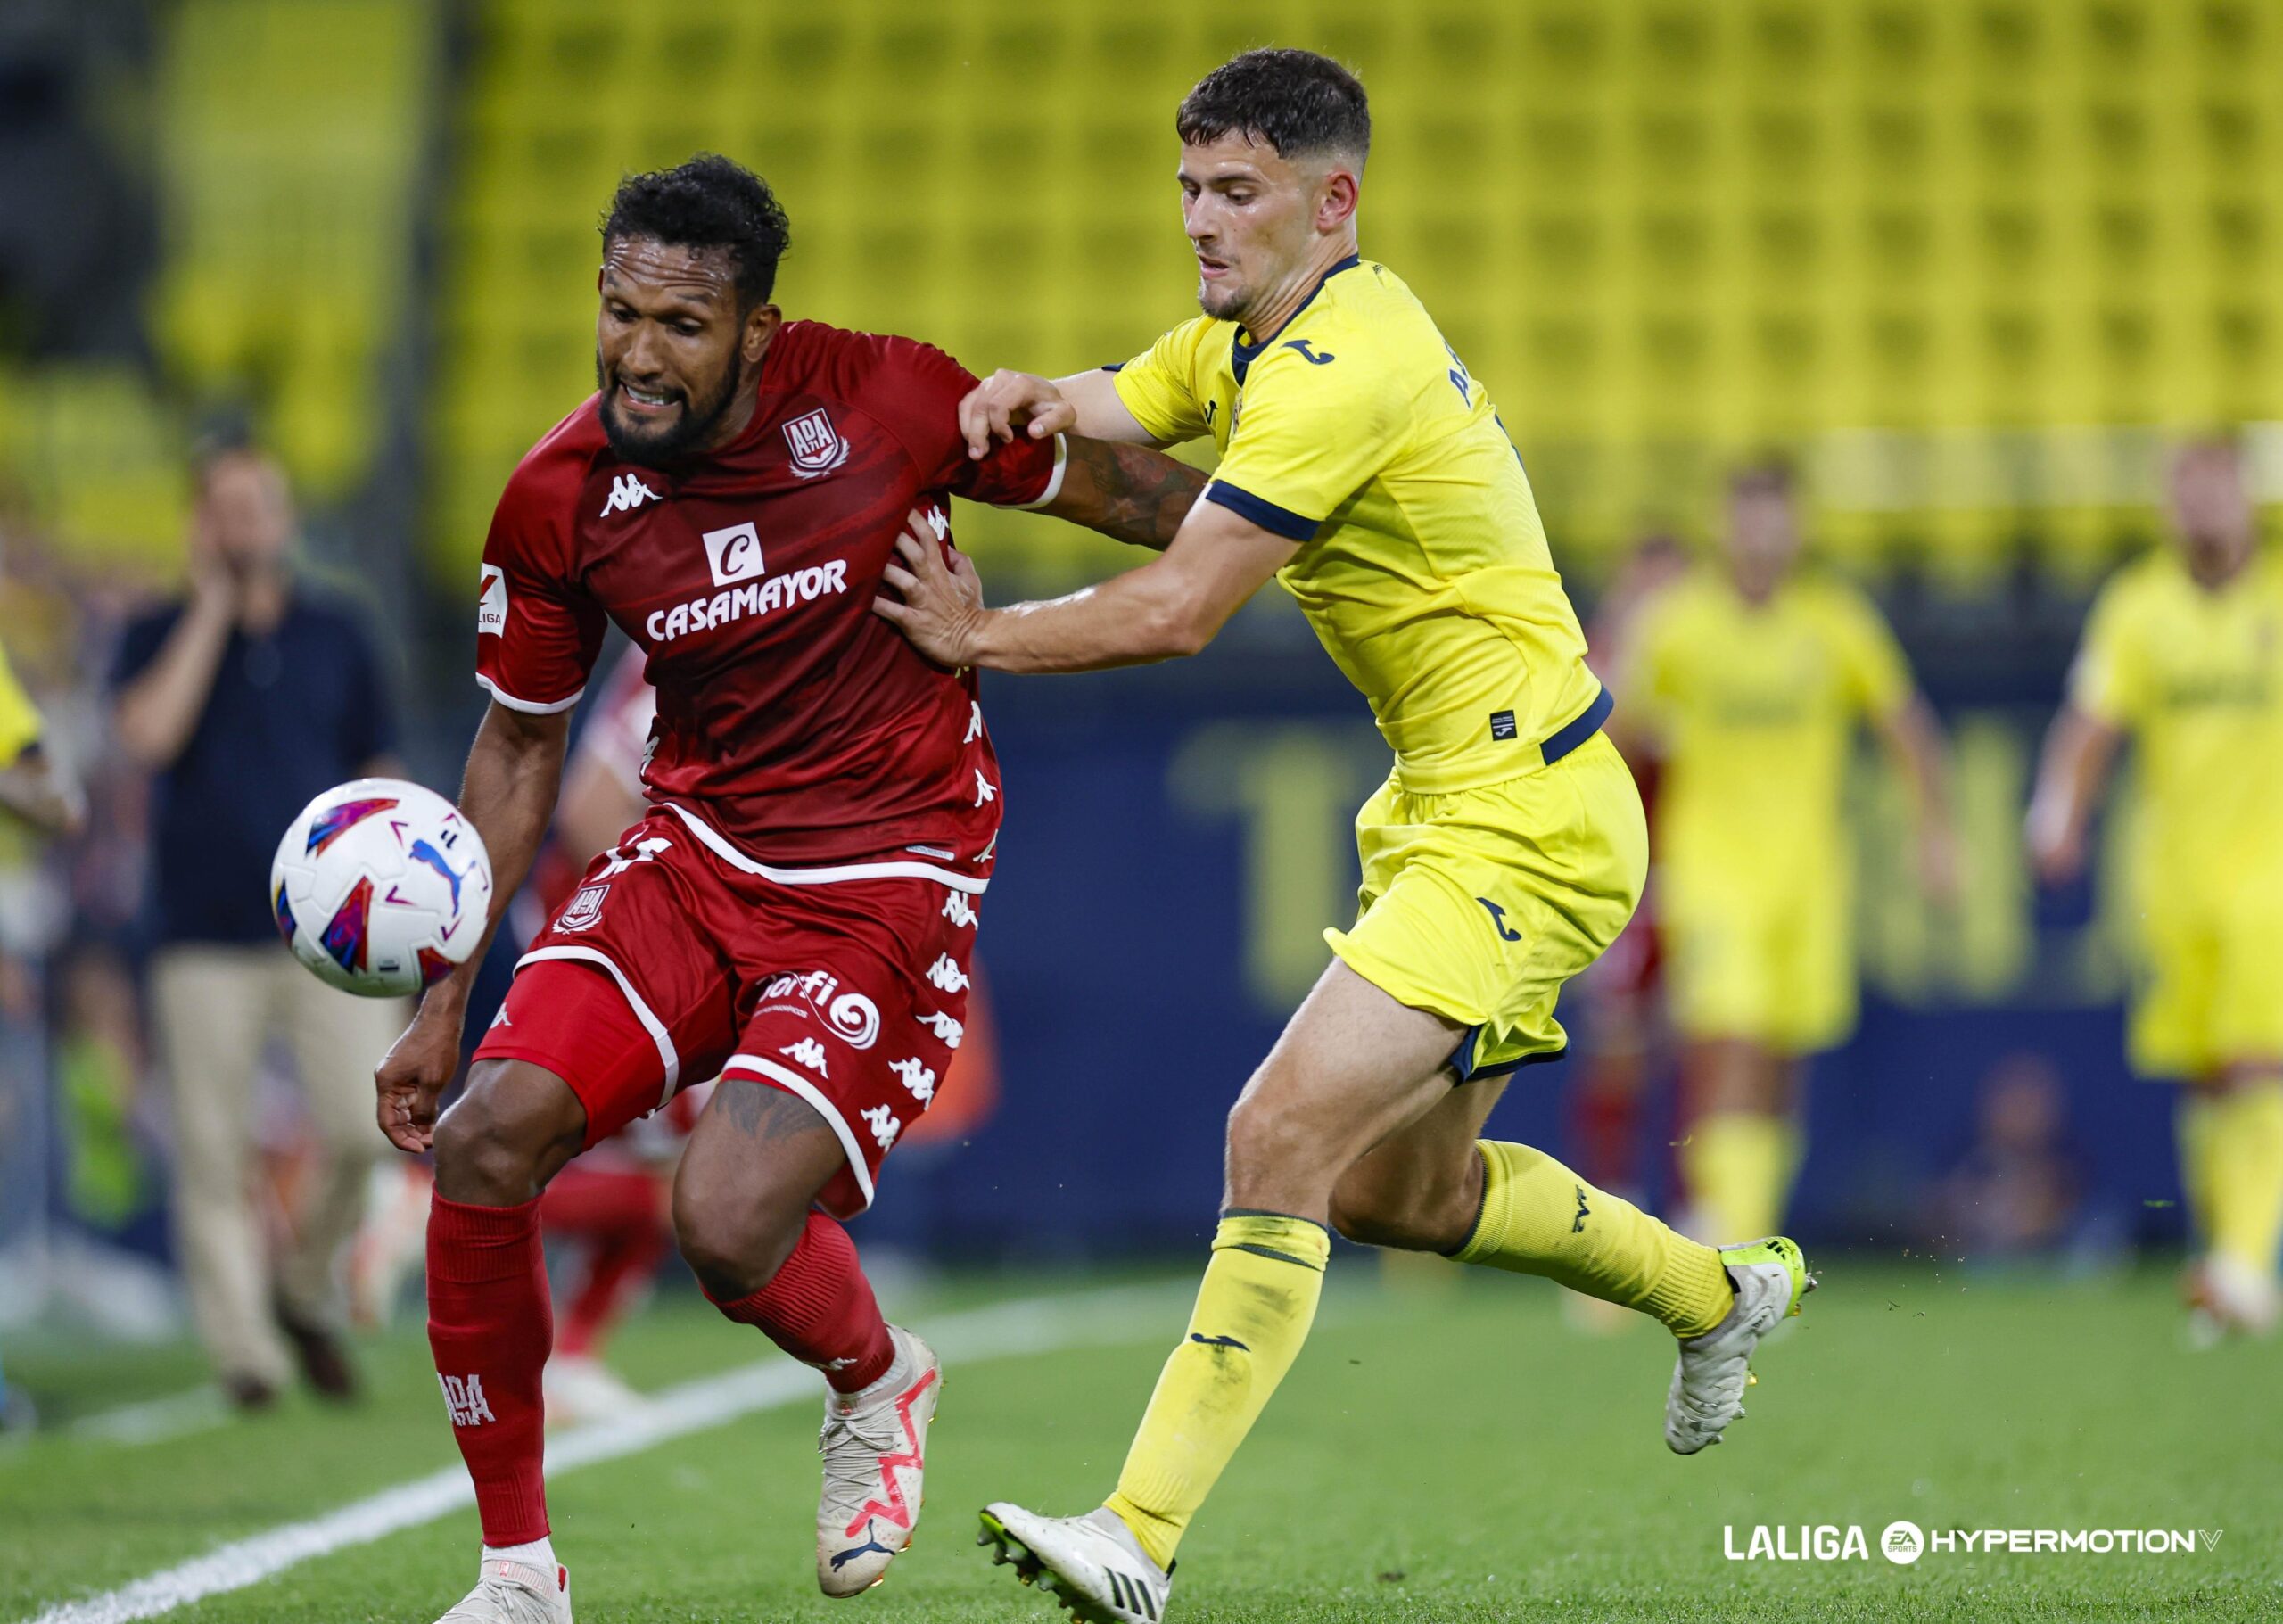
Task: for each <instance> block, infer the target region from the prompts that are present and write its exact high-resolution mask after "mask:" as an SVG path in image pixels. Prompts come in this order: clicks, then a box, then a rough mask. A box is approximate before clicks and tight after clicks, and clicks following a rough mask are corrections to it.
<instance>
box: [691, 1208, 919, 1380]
mask: <svg viewBox="0 0 2283 1624" xmlns="http://www.w3.org/2000/svg"><path fill="white" fill-rule="evenodd" d="M706 1295H707V1296H708V1297H712V1298H713V1306H714V1307H717V1308H719V1309H720V1310H721V1312H722V1313H723V1314H725V1315H729V1318H731V1319H733V1320H736V1321H737V1322H738V1323H739V1324H742V1325H754V1326H758V1327H759V1328H760V1329H761V1331H762V1333H763V1334H764V1335H766V1336H767V1337H768V1338H769V1340H771V1341H772V1342H774V1343H776V1344H777V1346H778V1347H779V1348H783V1349H784V1350H785V1351H786V1352H787V1353H788V1354H791V1355H792V1356H794V1357H795V1358H796V1359H798V1360H800V1361H801V1362H802V1363H803V1364H813V1365H815V1366H816V1367H817V1368H818V1369H819V1370H820V1371H822V1372H824V1379H825V1380H826V1381H829V1382H830V1383H831V1384H832V1388H833V1390H834V1391H835V1392H837V1393H853V1392H855V1391H856V1390H857V1389H860V1388H867V1387H870V1386H871V1385H872V1383H873V1382H875V1381H878V1380H879V1379H880V1378H881V1377H882V1376H884V1375H886V1373H887V1368H888V1366H889V1365H891V1364H894V1363H895V1344H894V1343H893V1342H891V1341H889V1340H888V1323H887V1322H886V1320H884V1319H882V1318H881V1317H880V1306H879V1304H878V1303H877V1302H875V1301H873V1300H872V1282H870V1281H869V1280H866V1279H865V1278H864V1270H863V1267H862V1265H860V1264H859V1263H858V1262H857V1261H856V1243H855V1242H854V1241H851V1240H850V1239H849V1238H848V1232H847V1231H846V1230H845V1229H843V1228H841V1227H840V1225H839V1224H836V1223H834V1222H833V1221H832V1220H831V1219H830V1218H828V1217H826V1216H824V1214H822V1213H820V1212H812V1213H811V1214H810V1215H809V1226H808V1228H807V1229H805V1230H804V1231H803V1232H802V1234H801V1239H800V1242H799V1244H797V1245H796V1246H795V1247H794V1248H793V1255H792V1256H791V1257H787V1259H786V1260H785V1266H784V1267H782V1268H780V1269H779V1270H778V1271H777V1275H776V1278H775V1279H773V1280H771V1282H769V1283H768V1284H767V1285H765V1286H763V1287H762V1289H761V1290H758V1291H756V1292H754V1294H753V1295H752V1296H751V1297H741V1298H737V1299H736V1300H735V1301H733V1302H726V1303H725V1302H723V1301H722V1300H721V1298H718V1297H713V1293H712V1292H710V1291H709V1292H707V1293H706Z"/></svg>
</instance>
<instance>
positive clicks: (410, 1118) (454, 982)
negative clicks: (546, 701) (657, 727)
mask: <svg viewBox="0 0 2283 1624" xmlns="http://www.w3.org/2000/svg"><path fill="white" fill-rule="evenodd" d="M570 736H571V714H570V713H569V712H568V711H561V712H556V713H554V714H552V715H532V714H529V713H525V712H522V711H516V710H511V709H510V708H508V707H507V706H506V705H500V704H498V703H497V702H494V704H493V705H492V706H491V708H490V710H488V711H486V712H485V713H483V722H482V726H480V727H478V728H477V729H476V730H475V744H474V747H473V748H471V749H470V750H469V751H468V755H467V769H466V772H465V773H464V774H463V775H462V776H461V779H460V798H459V807H460V813H461V815H462V816H463V817H465V818H466V819H467V820H468V821H469V822H470V823H473V824H474V825H475V832H476V833H477V834H479V835H481V836H482V837H483V847H484V850H485V852H486V853H488V854H489V855H490V859H491V917H490V919H486V920H485V921H484V927H483V940H482V941H481V942H479V943H477V944H476V947H475V951H474V952H472V953H470V954H469V955H468V957H467V962H466V963H465V964H463V965H461V966H460V967H459V969H457V970H454V971H453V972H452V973H451V974H450V975H449V976H447V977H445V978H444V979H443V980H441V981H440V982H438V983H437V984H436V985H434V986H433V987H430V988H429V989H428V993H427V995H426V996H425V997H424V998H423V999H422V1000H421V1001H420V1009H419V1011H418V1013H416V1015H414V1016H413V1018H412V1025H411V1026H408V1027H406V1028H405V1032H404V1035H403V1036H402V1037H400V1038H399V1039H397V1041H396V1043H395V1044H394V1046H393V1047H391V1049H390V1050H389V1051H388V1054H387V1056H386V1057H385V1058H384V1059H383V1060H382V1061H381V1063H380V1066H379V1067H378V1068H377V1069H376V1070H375V1072H374V1074H373V1080H374V1084H375V1087H376V1088H377V1089H378V1091H379V1093H380V1101H379V1117H380V1123H381V1132H382V1133H383V1134H387V1135H388V1137H389V1142H390V1143H391V1144H393V1145H395V1146H396V1147H397V1149H399V1150H410V1151H414V1152H418V1151H422V1150H427V1149H428V1148H429V1146H430V1144H431V1143H432V1142H433V1134H434V1130H435V1126H436V1101H437V1099H438V1097H439V1096H441V1094H442V1093H443V1092H444V1088H445V1085H446V1084H449V1083H450V1082H451V1080H452V1074H453V1073H454V1072H455V1071H457V1069H458V1068H459V1059H460V1026H461V1024H462V1023H463V1022H464V1021H465V1020H466V1017H467V998H468V989H469V988H470V987H471V986H473V985H474V982H475V975H476V970H477V969H478V968H479V967H480V966H481V965H482V962H483V955H484V952H485V951H486V950H487V949H488V948H490V945H491V937H492V936H493V934H494V933H495V932H497V931H498V929H499V921H500V919H502V918H503V917H504V916H505V915H506V913H507V904H508V903H509V902H511V901H512V900H513V899H514V897H515V893H516V892H517V891H518V890H520V889H522V887H523V879H524V877H525V876H527V875H528V874H530V872H531V869H532V860H533V859H534V858H536V857H537V856H538V854H539V848H540V841H541V840H543V839H545V838H546V837H547V825H548V819H549V818H550V817H552V816H553V815H554V812H555V798H556V793H557V792H558V791H559V790H560V789H561V787H562V784H563V751H564V746H565V743H566V742H567V741H568V740H569V738H570Z"/></svg>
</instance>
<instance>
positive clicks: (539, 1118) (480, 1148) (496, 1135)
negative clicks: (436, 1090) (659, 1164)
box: [436, 1065, 578, 1207]
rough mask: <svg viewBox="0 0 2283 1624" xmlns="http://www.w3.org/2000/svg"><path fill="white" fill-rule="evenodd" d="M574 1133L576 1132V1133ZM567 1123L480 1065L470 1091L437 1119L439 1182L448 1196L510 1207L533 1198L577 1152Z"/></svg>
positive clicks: (495, 1073) (439, 1189)
mask: <svg viewBox="0 0 2283 1624" xmlns="http://www.w3.org/2000/svg"><path fill="white" fill-rule="evenodd" d="M573 1138H575V1135H574V1136H573ZM577 1148H578V1147H577V1145H576V1143H575V1142H572V1143H570V1144H568V1145H567V1147H566V1144H565V1125H564V1124H561V1123H558V1122H556V1121H553V1120H551V1119H550V1118H549V1117H548V1114H547V1113H545V1112H543V1111H539V1110H535V1109H531V1101H530V1098H529V1096H528V1094H527V1093H523V1092H518V1091H515V1090H512V1089H509V1088H507V1087H504V1086H501V1085H500V1084H499V1073H498V1071H497V1070H496V1069H495V1068H493V1067H489V1066H484V1065H479V1066H478V1067H477V1068H476V1069H475V1070H474V1072H472V1073H471V1074H470V1075H469V1082H468V1088H467V1092H466V1093H464V1094H462V1095H461V1096H460V1098H459V1101H458V1102H457V1103H456V1104H455V1105H454V1106H453V1107H452V1108H451V1109H449V1110H448V1111H446V1112H445V1113H444V1114H443V1116H442V1117H441V1118H439V1119H438V1121H437V1124H436V1188H437V1191H439V1192H440V1193H441V1195H442V1196H443V1197H444V1199H447V1200H452V1201H470V1202H474V1203H475V1204H477V1205H479V1206H497V1207H511V1206H515V1205H517V1204H519V1203H521V1202H523V1201H528V1200H530V1199H532V1197H533V1196H535V1195H537V1194H538V1193H539V1192H540V1189H541V1188H543V1187H544V1186H545V1184H546V1183H547V1181H548V1178H550V1177H552V1176H553V1175H554V1173H555V1171H556V1168H557V1167H559V1166H562V1164H563V1163H564V1162H565V1161H566V1160H568V1159H569V1158H570V1156H571V1155H572V1154H573V1153H575V1152H576V1150H577Z"/></svg>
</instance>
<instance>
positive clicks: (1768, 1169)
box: [1681, 1111, 1800, 1246]
mask: <svg viewBox="0 0 2283 1624" xmlns="http://www.w3.org/2000/svg"><path fill="white" fill-rule="evenodd" d="M1799 1166H1800V1131H1799V1129H1798V1128H1796V1127H1794V1126H1793V1124H1792V1119H1791V1118H1790V1117H1776V1116H1768V1115H1764V1114H1762V1113H1760V1112H1757V1111H1724V1112H1722V1113H1720V1114H1719V1115H1718V1116H1717V1117H1704V1118H1703V1119H1702V1121H1700V1122H1698V1123H1697V1125H1695V1126H1694V1128H1692V1129H1691V1130H1689V1135H1688V1142H1687V1143H1686V1144H1685V1145H1684V1146H1683V1147H1682V1148H1681V1171H1682V1172H1683V1173H1685V1175H1687V1177H1688V1193H1689V1199H1690V1200H1692V1201H1693V1202H1694V1203H1695V1206H1696V1208H1697V1210H1698V1212H1699V1213H1700V1214H1702V1217H1701V1219H1700V1220H1699V1221H1700V1222H1701V1223H1703V1224H1707V1225H1709V1226H1710V1232H1711V1233H1712V1234H1714V1235H1716V1236H1718V1238H1719V1240H1720V1242H1721V1244H1722V1245H1724V1246H1733V1245H1735V1244H1737V1243H1738V1242H1740V1241H1757V1240H1759V1239H1760V1237H1761V1236H1762V1235H1772V1234H1775V1233H1776V1232H1777V1231H1779V1230H1780V1229H1782V1228H1783V1226H1784V1208H1785V1206H1786V1205H1788V1204H1789V1203H1790V1201H1791V1199H1792V1178H1793V1175H1794V1174H1795V1173H1797V1172H1798V1171H1799Z"/></svg>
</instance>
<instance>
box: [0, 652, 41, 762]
mask: <svg viewBox="0 0 2283 1624" xmlns="http://www.w3.org/2000/svg"><path fill="white" fill-rule="evenodd" d="M39 735H40V719H39V709H38V707H37V705H33V704H32V698H31V696H30V695H29V694H27V693H26V692H24V686H23V684H22V683H21V682H19V681H17V680H16V672H15V670H14V668H13V667H12V666H11V665H10V664H8V656H7V654H6V653H5V651H0V768H4V767H12V766H14V765H15V764H16V762H17V759H18V758H19V757H21V755H22V754H23V753H24V752H25V751H27V750H29V749H30V748H31V747H32V746H34V745H36V744H37V743H38V742H39Z"/></svg>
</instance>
